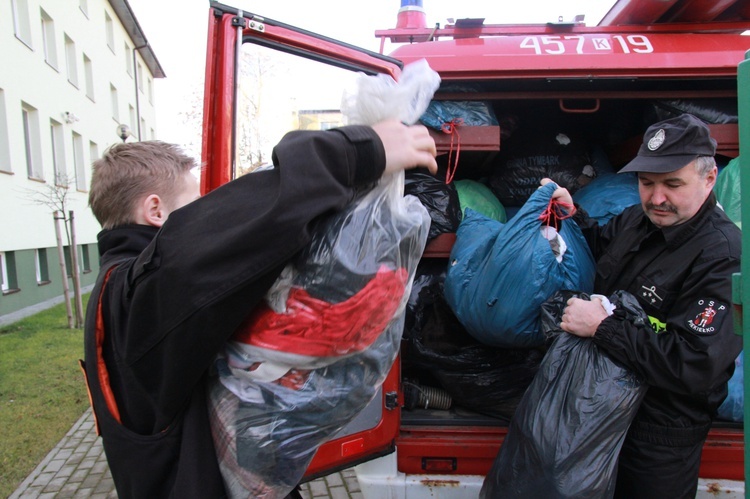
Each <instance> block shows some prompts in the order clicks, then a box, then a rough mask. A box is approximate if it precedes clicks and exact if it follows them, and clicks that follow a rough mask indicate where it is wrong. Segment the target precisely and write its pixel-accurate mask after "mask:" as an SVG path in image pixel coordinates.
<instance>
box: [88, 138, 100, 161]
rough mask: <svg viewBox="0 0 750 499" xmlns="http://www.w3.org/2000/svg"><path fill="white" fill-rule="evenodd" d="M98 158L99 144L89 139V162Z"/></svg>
mask: <svg viewBox="0 0 750 499" xmlns="http://www.w3.org/2000/svg"><path fill="white" fill-rule="evenodd" d="M97 159H99V146H98V145H96V142H92V141H89V162H90V163H93V162H94V161H96V160H97Z"/></svg>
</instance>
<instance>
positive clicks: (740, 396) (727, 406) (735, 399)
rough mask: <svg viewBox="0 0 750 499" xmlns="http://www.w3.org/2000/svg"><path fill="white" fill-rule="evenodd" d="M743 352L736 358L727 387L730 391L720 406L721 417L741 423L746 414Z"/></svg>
mask: <svg viewBox="0 0 750 499" xmlns="http://www.w3.org/2000/svg"><path fill="white" fill-rule="evenodd" d="M742 357H743V355H742V352H740V354H739V355H738V356H737V358H736V359H735V360H734V374H732V377H731V378H729V383H728V384H727V389H728V390H729V393H728V394H727V398H725V399H724V402H722V403H721V405H720V406H719V414H718V416H719V419H724V420H726V421H734V422H736V423H741V422H742V421H743V418H744V414H745V391H744V388H743V386H744V385H743V377H744V373H743V369H744V368H743V367H742V364H743V360H742Z"/></svg>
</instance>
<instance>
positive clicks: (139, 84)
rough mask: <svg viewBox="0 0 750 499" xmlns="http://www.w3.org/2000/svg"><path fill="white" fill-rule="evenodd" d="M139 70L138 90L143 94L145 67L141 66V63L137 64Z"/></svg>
mask: <svg viewBox="0 0 750 499" xmlns="http://www.w3.org/2000/svg"><path fill="white" fill-rule="evenodd" d="M137 68H138V75H137V76H138V90H140V91H141V92H143V66H141V63H140V62H139V63H138V64H137Z"/></svg>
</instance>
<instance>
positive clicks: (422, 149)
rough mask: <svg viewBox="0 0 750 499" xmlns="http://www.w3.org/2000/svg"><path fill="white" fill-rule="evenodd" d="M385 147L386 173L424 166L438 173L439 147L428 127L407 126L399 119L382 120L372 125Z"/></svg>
mask: <svg viewBox="0 0 750 499" xmlns="http://www.w3.org/2000/svg"><path fill="white" fill-rule="evenodd" d="M372 128H373V130H375V133H377V134H378V136H379V137H380V140H381V141H382V142H383V147H384V148H385V173H386V174H388V173H395V172H397V171H399V170H407V169H410V168H416V167H418V166H423V167H425V168H427V169H428V170H429V171H430V173H433V174H435V173H437V161H435V156H436V155H437V149H436V148H435V141H434V140H433V138H432V137H430V134H429V132H428V131H427V128H425V127H424V126H422V125H412V126H407V125H404V124H403V123H401V122H399V121H398V120H389V121H382V122H380V123H378V124H376V125H373V126H372Z"/></svg>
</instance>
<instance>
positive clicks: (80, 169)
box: [73, 132, 88, 191]
mask: <svg viewBox="0 0 750 499" xmlns="http://www.w3.org/2000/svg"><path fill="white" fill-rule="evenodd" d="M73 164H74V166H75V169H76V189H77V190H79V191H86V190H87V185H88V184H87V183H86V167H85V166H84V165H85V164H86V163H85V161H84V160H83V137H81V136H80V135H79V134H77V133H75V132H73Z"/></svg>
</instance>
